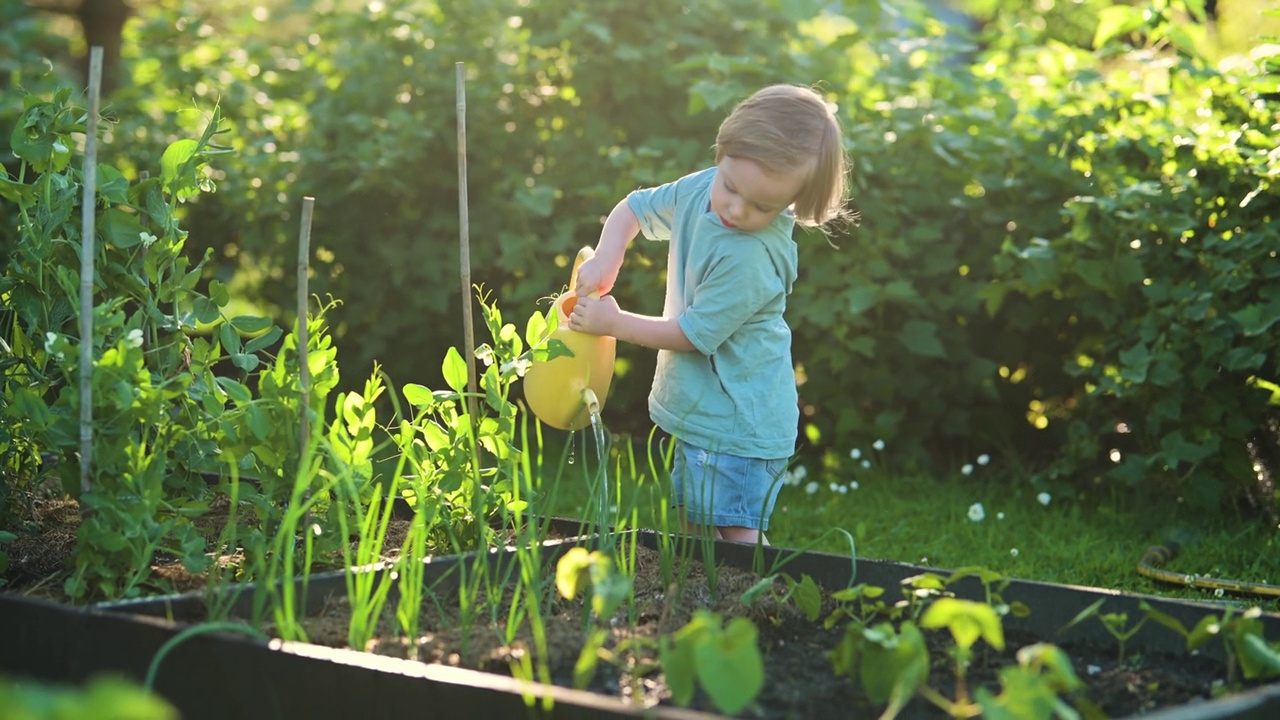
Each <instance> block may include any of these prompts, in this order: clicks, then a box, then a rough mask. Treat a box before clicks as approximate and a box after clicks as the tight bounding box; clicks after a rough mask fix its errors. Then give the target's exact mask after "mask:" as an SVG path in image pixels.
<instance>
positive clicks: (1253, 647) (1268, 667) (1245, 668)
mask: <svg viewBox="0 0 1280 720" xmlns="http://www.w3.org/2000/svg"><path fill="white" fill-rule="evenodd" d="M1239 651H1240V670H1241V671H1242V672H1243V673H1244V676H1245V678H1246V679H1249V680H1253V679H1254V678H1259V677H1270V676H1273V675H1280V650H1277V649H1276V648H1273V647H1271V646H1270V645H1268V644H1267V641H1266V640H1264V639H1263V638H1262V637H1260V636H1258V635H1255V634H1253V633H1249V634H1247V635H1245V636H1244V637H1243V638H1241V640H1240V645H1239Z"/></svg>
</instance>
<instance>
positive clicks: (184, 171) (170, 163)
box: [160, 138, 200, 198]
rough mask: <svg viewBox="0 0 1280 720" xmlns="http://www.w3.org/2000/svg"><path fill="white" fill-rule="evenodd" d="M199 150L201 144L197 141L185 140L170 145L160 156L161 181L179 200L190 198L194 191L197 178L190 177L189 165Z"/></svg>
mask: <svg viewBox="0 0 1280 720" xmlns="http://www.w3.org/2000/svg"><path fill="white" fill-rule="evenodd" d="M199 149H200V144H199V143H197V142H196V141H195V140H191V139H190V138H183V139H181V140H177V141H175V142H173V143H172V144H170V145H169V147H167V148H165V151H164V154H163V155H161V156H160V179H161V180H162V181H163V182H164V186H165V188H166V189H167V190H169V192H171V193H174V194H175V195H177V196H178V197H179V198H184V197H187V196H189V193H190V192H191V191H192V190H193V189H194V188H192V186H191V184H192V183H193V182H194V180H195V178H194V177H188V176H189V175H191V174H192V173H191V170H190V165H189V163H191V161H192V159H193V158H195V156H196V153H197V152H198V151H199Z"/></svg>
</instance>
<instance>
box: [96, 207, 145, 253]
mask: <svg viewBox="0 0 1280 720" xmlns="http://www.w3.org/2000/svg"><path fill="white" fill-rule="evenodd" d="M144 230H145V228H143V227H142V223H141V222H139V221H138V216H137V215H135V214H133V213H131V212H125V211H124V210H121V209H119V208H111V209H110V210H107V211H106V212H104V213H102V215H101V217H99V219H98V231H99V233H101V235H102V239H103V240H105V241H106V242H108V243H110V244H111V245H113V246H115V247H118V248H131V247H133V246H134V245H137V244H138V243H140V242H142V233H143V232H144Z"/></svg>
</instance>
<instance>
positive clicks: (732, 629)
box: [693, 617, 764, 715]
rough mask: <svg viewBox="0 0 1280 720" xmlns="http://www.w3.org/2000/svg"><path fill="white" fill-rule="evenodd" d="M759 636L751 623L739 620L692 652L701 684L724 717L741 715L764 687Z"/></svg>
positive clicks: (742, 619)
mask: <svg viewBox="0 0 1280 720" xmlns="http://www.w3.org/2000/svg"><path fill="white" fill-rule="evenodd" d="M756 634H757V631H756V626H755V625H754V624H752V622H751V621H750V620H748V619H747V618H744V617H736V618H734V619H732V620H730V621H729V624H728V625H727V626H726V627H725V629H724V630H723V631H721V632H719V633H711V634H710V637H709V638H707V641H704V642H700V643H698V645H697V647H696V648H695V649H694V651H693V652H694V660H695V662H696V663H697V668H698V682H699V684H701V685H702V689H703V690H705V691H706V693H707V696H708V697H710V698H711V702H712V703H714V704H715V706H716V708H717V709H718V710H720V712H722V713H725V714H728V715H736V714H738V713H739V712H740V711H742V709H743V708H745V707H746V706H747V705H748V704H749V703H750V702H751V701H752V700H754V699H755V697H756V696H757V695H759V694H760V690H761V689H762V688H763V687H764V659H763V658H761V656H760V648H759V646H757V644H756Z"/></svg>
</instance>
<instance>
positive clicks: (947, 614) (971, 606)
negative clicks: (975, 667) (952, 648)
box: [920, 598, 1004, 650]
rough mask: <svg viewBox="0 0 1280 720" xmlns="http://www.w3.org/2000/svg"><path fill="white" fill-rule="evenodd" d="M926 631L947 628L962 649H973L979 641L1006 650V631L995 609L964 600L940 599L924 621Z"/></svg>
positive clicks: (925, 614) (935, 602)
mask: <svg viewBox="0 0 1280 720" xmlns="http://www.w3.org/2000/svg"><path fill="white" fill-rule="evenodd" d="M920 627H922V628H931V629H938V628H947V629H948V630H950V631H951V637H953V638H955V641H956V644H957V645H959V646H960V647H961V648H964V649H966V650H967V649H969V648H970V647H973V644H974V643H975V642H977V641H978V639H979V638H981V639H983V640H986V641H987V643H988V644H990V645H991V646H992V647H994V648H995V649H997V650H1003V649H1004V628H1003V627H1002V626H1001V624H1000V616H999V615H998V614H997V613H996V611H995V608H993V607H991V606H990V605H988V604H986V603H982V602H975V601H973V600H962V599H960V598H939V599H938V600H936V601H934V603H933V604H932V605H930V606H929V607H928V608H927V609H925V611H924V615H923V616H921V618H920Z"/></svg>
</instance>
